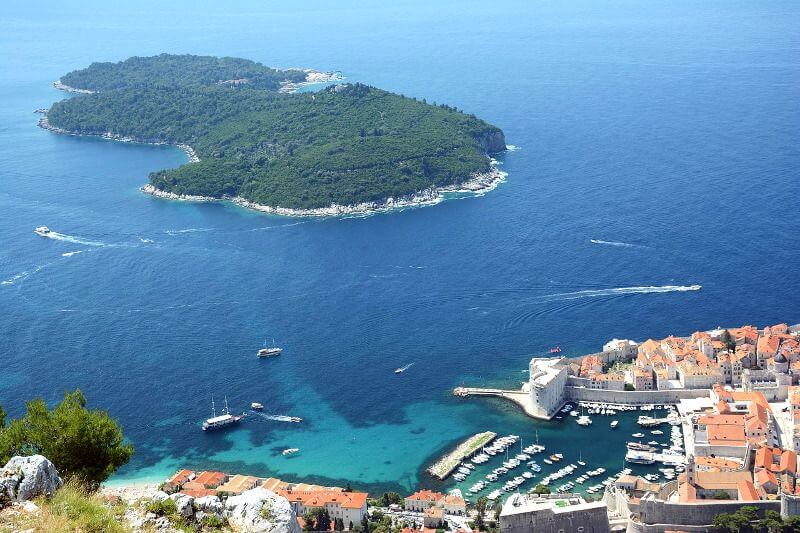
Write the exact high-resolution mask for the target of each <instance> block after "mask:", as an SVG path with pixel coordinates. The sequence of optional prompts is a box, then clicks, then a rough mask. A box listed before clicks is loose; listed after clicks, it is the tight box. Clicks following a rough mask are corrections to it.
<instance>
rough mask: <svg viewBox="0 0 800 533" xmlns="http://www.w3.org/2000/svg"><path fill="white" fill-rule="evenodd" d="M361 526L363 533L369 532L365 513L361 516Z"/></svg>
mask: <svg viewBox="0 0 800 533" xmlns="http://www.w3.org/2000/svg"><path fill="white" fill-rule="evenodd" d="M361 528H362V529H363V530H364V532H365V533H369V519H368V518H367V515H366V514H365V515H364V516H362V517H361Z"/></svg>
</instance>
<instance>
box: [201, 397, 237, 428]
mask: <svg viewBox="0 0 800 533" xmlns="http://www.w3.org/2000/svg"><path fill="white" fill-rule="evenodd" d="M242 418H244V415H238V416H234V415H232V414H230V412H229V411H228V398H227V396H226V397H225V409H224V410H223V411H222V414H221V415H220V416H217V412H216V409H215V407H214V398H211V418H209V419H207V420H206V421H205V422H203V431H208V430H211V429H222V428H226V427H228V426H232V425H234V424H237V423H239V422H240V421H241V420H242Z"/></svg>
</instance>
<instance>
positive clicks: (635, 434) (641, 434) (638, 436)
mask: <svg viewBox="0 0 800 533" xmlns="http://www.w3.org/2000/svg"><path fill="white" fill-rule="evenodd" d="M631 437H633V438H635V439H641V438H643V437H644V433H634V434H633V435H631Z"/></svg>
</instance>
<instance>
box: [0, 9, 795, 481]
mask: <svg viewBox="0 0 800 533" xmlns="http://www.w3.org/2000/svg"><path fill="white" fill-rule="evenodd" d="M798 9H799V8H798V6H797V4H796V3H792V2H760V3H756V4H754V3H746V2H703V3H696V2H687V1H679V2H671V3H669V4H662V3H657V2H644V3H643V2H633V1H630V2H613V3H612V2H588V1H569V2H559V3H551V2H536V3H522V2H519V3H515V2H504V3H500V4H497V5H496V6H495V7H493V8H492V9H488V8H487V6H486V4H485V3H477V2H476V3H470V2H468V3H458V4H456V3H451V2H443V3H435V4H433V3H423V2H413V3H408V4H405V5H402V6H386V5H383V4H382V3H367V2H343V3H342V2H340V3H337V6H336V8H335V9H333V8H330V7H328V5H327V4H323V3H317V4H311V3H300V4H296V3H293V4H292V5H275V4H263V3H256V2H252V3H242V4H238V5H237V6H236V7H219V6H213V5H200V6H196V5H195V4H191V5H190V4H189V3H181V2H178V3H173V4H171V6H170V7H163V6H161V5H160V4H157V3H147V2H145V3H137V4H136V5H135V6H118V5H110V4H106V3H102V2H87V3H81V4H79V5H69V6H67V5H63V4H61V3H55V2H53V3H40V4H37V5H36V7H32V6H30V5H28V4H25V3H13V2H12V3H8V4H7V5H5V6H4V9H3V10H2V11H1V12H0V23H2V25H3V28H4V30H5V31H3V32H0V49H2V50H3V51H4V53H3V54H0V98H2V102H3V105H2V106H0V213H2V216H0V282H5V283H3V284H2V285H0V364H1V365H2V368H1V369H2V371H0V403H2V405H4V406H5V407H6V408H7V409H8V410H9V411H11V413H12V414H15V415H16V414H19V413H20V412H21V410H22V408H23V402H24V400H25V399H28V398H30V397H32V396H36V395H40V396H44V397H45V398H47V399H48V400H52V401H55V400H57V399H58V397H59V396H60V394H61V391H63V390H64V389H67V388H72V387H81V388H82V389H83V390H84V391H85V392H86V394H87V396H88V397H89V399H90V401H91V403H92V404H93V405H98V406H102V407H103V408H106V409H108V410H110V411H111V412H112V414H113V415H114V416H116V417H118V418H119V419H120V422H121V423H122V424H123V426H124V427H125V431H126V434H127V435H128V436H129V437H130V438H131V440H132V441H133V442H134V444H135V445H136V448H137V454H136V457H135V458H134V460H133V462H132V463H131V464H130V465H129V466H128V467H126V468H125V469H123V470H122V471H121V472H120V473H119V474H118V476H117V478H116V481H119V482H124V481H128V480H131V479H141V478H161V477H163V476H165V475H166V474H168V473H169V472H170V471H171V470H173V469H174V468H176V467H178V466H187V467H191V468H220V469H225V470H229V471H242V472H248V473H253V474H258V475H278V476H281V477H285V478H287V479H313V480H317V481H324V482H331V483H342V482H344V480H351V481H352V482H353V484H354V485H355V486H359V487H363V488H368V489H374V490H380V489H385V488H390V487H391V488H396V489H400V490H403V491H405V490H408V489H410V488H412V487H414V486H416V485H418V484H423V485H434V484H433V482H432V481H431V480H429V479H428V478H426V477H425V475H424V473H423V472H422V469H423V468H424V466H426V464H427V463H428V462H430V461H431V460H432V459H433V458H434V457H436V456H437V455H438V454H439V453H441V452H442V451H444V450H446V449H447V448H448V447H450V446H452V445H453V444H454V443H456V442H458V441H459V440H460V439H463V438H465V437H467V436H469V435H471V434H472V433H474V432H477V431H483V430H487V429H490V430H495V431H498V432H500V433H517V434H520V435H522V436H523V438H524V439H525V440H526V441H532V440H533V439H534V438H535V434H536V432H537V431H538V433H539V436H540V439H541V440H542V441H543V442H545V443H546V444H548V446H549V448H550V449H553V450H560V451H566V450H572V451H573V453H582V454H583V455H584V456H586V457H587V458H588V459H590V463H591V464H593V465H603V466H606V467H607V468H609V469H611V468H614V469H615V470H618V469H619V468H620V467H621V465H620V464H619V458H620V457H621V450H619V452H617V451H616V448H617V446H618V445H621V442H622V441H623V440H624V437H626V436H628V435H629V434H630V433H632V432H633V431H629V430H628V429H625V430H624V432H623V431H622V429H623V428H620V431H619V432H618V433H616V436H604V437H603V440H600V439H599V436H600V435H601V434H603V431H602V429H603V428H601V427H600V424H599V423H598V424H597V426H595V427H593V428H592V429H590V430H583V429H581V428H579V427H577V426H576V425H575V424H570V425H561V426H559V425H555V424H545V423H537V422H533V421H531V420H529V419H526V418H525V417H524V416H522V415H521V414H520V413H519V412H518V411H516V410H515V409H514V408H513V407H512V406H509V405H505V404H502V403H499V402H496V401H484V400H470V401H463V400H458V399H455V398H452V397H451V396H450V394H449V391H450V390H451V389H452V388H453V387H454V386H457V385H459V384H461V383H462V382H463V383H468V384H474V385H481V384H502V385H509V386H510V385H516V384H518V383H519V382H520V381H522V380H524V379H525V377H526V376H525V373H524V369H525V368H526V367H527V362H528V359H529V358H530V356H531V354H534V353H539V354H541V353H544V352H545V351H546V350H547V348H548V347H550V346H553V345H560V346H561V347H562V348H563V349H564V352H565V353H566V354H568V355H577V354H581V353H585V352H588V351H594V350H596V349H598V348H599V347H600V346H601V345H602V343H603V342H605V341H606V340H607V339H609V338H611V337H632V338H637V339H642V338H645V337H646V336H665V335H668V334H671V333H675V334H688V333H690V332H691V331H693V330H695V329H697V328H710V327H715V326H717V325H719V324H723V325H727V324H742V323H755V324H757V325H764V324H767V323H774V322H778V321H789V322H799V321H800V311H798V307H797V302H798V301H800V283H799V282H800V270H798V267H797V264H798V259H799V258H800V252H798V249H800V248H799V247H798V246H797V244H798V238H797V229H798V227H800V215H798V211H797V209H796V208H794V204H793V202H794V199H795V198H796V197H797V196H798V192H800V190H798V189H799V187H800V186H799V185H798V170H797V169H798V168H800V165H799V164H798V163H800V151H799V150H798V145H797V143H796V138H797V137H798V129H799V128H798V126H799V125H800V106H799V105H798V100H797V98H796V87H797V85H798V81H800V65H798V57H800V54H799V53H798V52H800V41H799V39H798V33H797V30H796V27H795V24H794V23H793V22H794V21H795V20H797V16H798ZM163 51H168V52H194V53H209V54H218V55H234V56H242V57H248V58H251V59H255V60H259V61H262V62H264V63H266V64H269V65H275V66H284V67H285V66H308V67H315V68H320V69H338V70H341V71H343V72H344V73H345V75H346V76H347V77H348V78H349V79H351V80H359V81H363V82H365V83H370V84H373V85H376V86H379V87H383V88H387V89H391V90H394V91H397V92H401V93H404V94H407V95H413V96H417V97H422V98H426V99H427V100H428V101H436V102H446V103H448V104H450V105H455V106H457V107H458V108H463V109H465V110H467V111H468V112H472V113H475V114H477V115H478V116H481V117H483V118H485V119H487V120H488V121H490V122H492V123H493V124H496V125H498V126H500V127H501V128H503V129H504V131H505V133H506V137H507V139H508V142H509V143H510V144H513V145H515V146H517V147H519V148H518V149H517V150H515V151H511V152H509V153H507V154H504V155H503V156H502V157H501V161H502V165H503V169H504V170H505V171H507V172H508V173H509V177H508V180H507V181H506V183H504V184H502V185H501V186H500V187H499V188H498V189H497V190H495V191H493V192H491V193H489V194H487V195H486V196H484V197H481V198H470V199H462V200H453V201H448V202H445V203H443V204H441V205H438V206H436V207H433V208H424V209H413V210H407V211H404V212H402V213H395V214H390V215H379V216H373V217H367V218H353V219H325V220H296V219H286V218H277V217H268V216H263V215H260V214H255V213H250V212H246V211H244V210H241V209H239V208H236V207H232V206H228V205H216V204H203V205H196V204H184V203H176V202H165V201H158V200H155V199H153V198H150V197H147V196H144V195H142V194H140V193H139V192H138V187H139V186H140V185H142V184H143V183H144V182H145V180H146V176H147V173H148V172H150V171H154V170H157V169H161V168H164V167H169V166H175V165H179V164H181V163H182V162H184V161H185V155H184V154H182V153H181V152H179V151H178V150H175V149H171V148H156V147H148V146H137V145H123V144H118V143H111V142H105V141H100V140H94V139H79V138H73V137H62V136H57V135H54V134H51V133H49V132H46V131H43V130H41V129H39V128H37V127H36V119H37V115H34V114H33V113H32V111H33V110H34V109H36V108H40V107H46V106H49V105H50V104H51V103H52V102H53V101H55V100H57V99H60V98H63V97H64V95H63V94H62V93H59V92H58V91H55V90H54V89H52V87H51V86H50V84H51V82H52V81H53V80H55V79H57V78H58V77H59V75H61V74H63V73H64V72H67V71H69V70H71V69H74V68H80V67H83V66H85V65H87V64H89V63H90V62H92V61H96V60H119V59H124V58H126V57H128V56H131V55H148V54H154V53H160V52H163ZM42 224H46V225H48V226H50V227H51V228H53V229H54V230H55V231H57V232H59V233H60V234H62V235H63V238H62V239H60V240H53V239H41V238H38V237H36V236H35V235H33V233H32V230H33V228H35V227H36V226H39V225H42ZM593 241H602V242H593ZM75 252H79V253H75ZM694 284H697V285H701V286H702V288H701V289H700V290H697V291H688V290H674V288H682V287H683V288H685V287H690V286H692V285H694ZM653 287H655V289H653ZM273 337H274V338H275V339H276V341H277V342H278V343H279V344H280V345H281V346H283V347H284V349H285V352H284V355H282V356H281V357H280V358H277V359H273V360H267V361H259V360H257V359H256V358H255V357H254V352H255V350H256V349H257V348H258V347H259V346H260V345H261V344H262V343H263V341H264V339H265V338H267V339H272V338H273ZM410 362H415V365H414V366H413V367H411V368H410V369H409V370H408V371H407V372H405V373H404V374H402V375H401V376H397V375H395V374H394V373H393V370H394V369H395V368H397V367H399V366H401V365H404V364H407V363H410ZM212 395H214V396H215V397H216V398H218V399H219V398H221V397H222V396H223V395H227V396H228V399H229V401H230V403H231V406H232V408H234V409H235V410H242V409H244V408H245V407H246V406H247V405H249V403H250V402H252V401H260V402H262V403H264V404H265V405H266V406H267V409H266V411H267V412H269V413H279V414H292V415H296V416H301V417H303V418H304V419H305V421H304V422H303V423H302V424H285V423H278V422H273V421H266V420H263V419H255V418H252V419H250V420H248V421H246V422H245V423H244V424H242V426H241V428H239V429H237V430H236V431H232V432H228V433H225V434H210V435H206V434H204V433H203V432H201V431H200V430H199V422H200V421H201V420H202V419H203V418H205V417H206V416H208V415H209V407H210V405H209V404H210V399H211V396H212ZM626 423H627V422H626ZM607 439H611V440H607ZM598 442H602V443H603V445H599V444H598ZM289 446H292V447H299V448H301V449H302V453H301V454H300V455H299V456H297V457H293V458H291V459H286V458H284V457H282V456H280V455H279V453H278V451H279V450H281V449H283V448H286V447H289ZM612 448H614V449H615V451H614V452H613V453H612V452H611V451H610V450H611V449H612Z"/></svg>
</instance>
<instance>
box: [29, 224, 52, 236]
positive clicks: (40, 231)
mask: <svg viewBox="0 0 800 533" xmlns="http://www.w3.org/2000/svg"><path fill="white" fill-rule="evenodd" d="M33 232H34V233H35V234H36V235H41V236H42V237H47V235H48V234H49V233H50V228H48V227H47V226H39V227H38V228H36V229H35V230H33Z"/></svg>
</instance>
